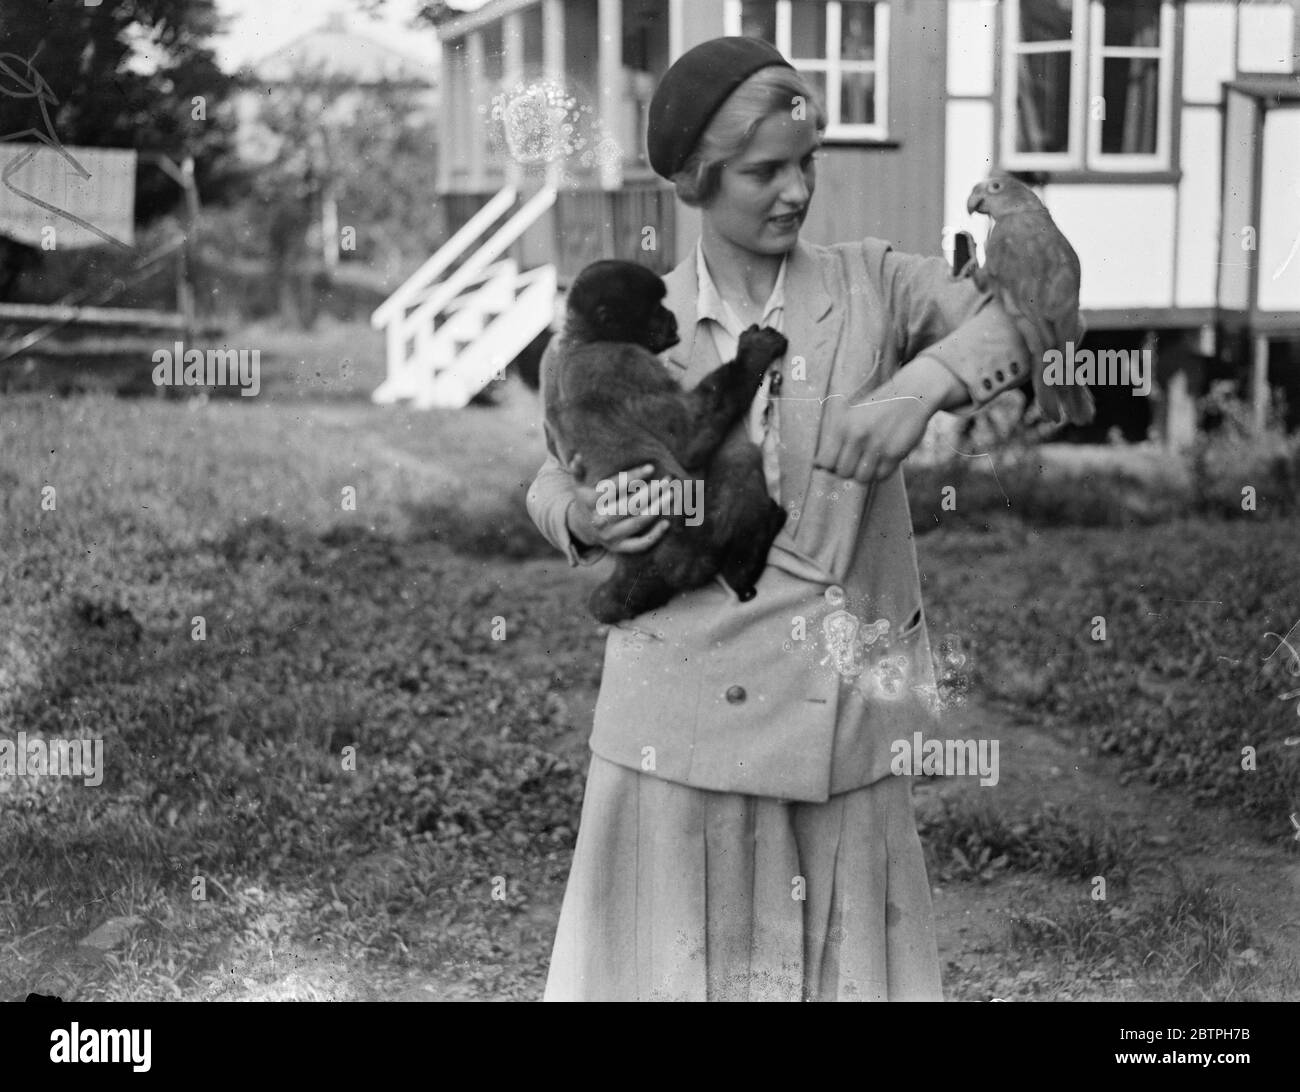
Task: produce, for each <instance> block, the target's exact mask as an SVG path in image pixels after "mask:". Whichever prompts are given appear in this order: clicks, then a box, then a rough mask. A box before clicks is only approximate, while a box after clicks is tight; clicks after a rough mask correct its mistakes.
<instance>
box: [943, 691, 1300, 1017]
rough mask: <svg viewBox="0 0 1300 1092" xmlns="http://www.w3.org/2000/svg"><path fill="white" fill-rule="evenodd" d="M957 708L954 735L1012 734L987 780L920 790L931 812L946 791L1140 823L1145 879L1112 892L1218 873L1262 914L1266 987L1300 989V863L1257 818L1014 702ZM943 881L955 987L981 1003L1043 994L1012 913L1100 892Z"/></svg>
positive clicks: (1258, 930) (1145, 895) (1100, 995)
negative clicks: (1105, 752) (1121, 760)
mask: <svg viewBox="0 0 1300 1092" xmlns="http://www.w3.org/2000/svg"><path fill="white" fill-rule="evenodd" d="M950 717H951V719H950V722H949V724H948V727H947V729H946V732H947V734H949V735H951V736H954V737H959V738H963V739H964V738H975V739H978V738H988V739H999V740H1000V741H1001V744H1000V756H999V757H1000V765H1001V776H1000V780H999V783H998V785H997V786H996V787H986V788H981V787H980V786H979V785H978V784H977V783H975V782H974V781H973V780H972V779H967V778H953V779H948V780H946V781H939V780H931V781H928V782H925V783H922V784H920V785H919V786H918V790H917V798H918V809H919V810H920V811H921V812H922V813H923V814H924V813H925V812H926V811H927V810H932V809H933V808H934V807H935V806H936V805H937V803H938V801H939V800H940V799H941V798H944V797H952V796H973V795H978V794H996V795H995V796H991V797H990V798H991V799H992V801H993V803H994V806H995V807H996V808H997V809H999V810H1000V811H1003V812H1005V813H1007V814H1015V815H1022V814H1026V813H1032V812H1034V811H1037V810H1039V809H1041V808H1042V807H1043V806H1044V805H1047V804H1051V805H1055V806H1057V807H1059V808H1061V809H1063V810H1064V812H1065V813H1066V814H1067V815H1069V816H1071V817H1072V818H1075V819H1077V820H1079V821H1080V822H1084V823H1100V822H1101V821H1104V820H1109V821H1110V822H1111V823H1113V824H1116V825H1117V826H1120V827H1126V828H1131V829H1132V830H1133V832H1134V833H1135V834H1136V836H1137V840H1138V849H1137V853H1136V862H1135V868H1134V870H1133V876H1132V878H1131V879H1130V880H1129V883H1128V885H1127V887H1126V888H1124V887H1121V888H1119V889H1118V890H1116V889H1114V888H1112V889H1111V890H1110V892H1109V897H1110V898H1111V899H1113V900H1120V899H1122V900H1125V905H1141V904H1142V903H1143V902H1144V901H1147V900H1150V899H1153V898H1155V897H1157V896H1158V895H1159V894H1160V893H1161V892H1163V891H1167V890H1168V889H1169V887H1170V886H1171V884H1173V883H1176V879H1175V872H1180V873H1182V874H1183V875H1184V876H1186V877H1187V878H1188V879H1189V880H1195V878H1198V877H1199V878H1202V879H1211V878H1212V879H1213V880H1214V881H1215V882H1216V886H1217V887H1218V888H1219V889H1221V890H1222V891H1224V892H1226V893H1228V894H1230V895H1231V896H1232V897H1233V898H1234V899H1236V900H1237V902H1238V904H1239V905H1240V907H1241V908H1242V910H1243V911H1244V912H1245V914H1246V916H1247V918H1248V919H1249V920H1250V922H1251V933H1252V939H1251V949H1252V950H1253V951H1254V952H1255V953H1256V955H1257V958H1258V964H1257V969H1258V970H1259V972H1260V977H1259V980H1258V982H1257V989H1258V990H1259V992H1260V993H1261V994H1263V995H1268V994H1271V993H1274V992H1276V993H1277V996H1278V998H1279V999H1281V998H1283V997H1285V996H1286V995H1287V990H1288V989H1289V988H1292V989H1293V987H1292V986H1289V984H1290V983H1294V982H1295V973H1296V969H1297V967H1300V863H1297V861H1296V857H1295V854H1294V853H1289V852H1288V851H1287V848H1286V846H1285V845H1269V844H1267V843H1265V842H1264V841H1262V840H1261V838H1260V835H1259V832H1258V829H1257V827H1255V826H1254V825H1252V824H1250V823H1248V822H1245V821H1243V820H1241V819H1240V818H1238V817H1237V816H1236V815H1235V814H1234V813H1233V812H1232V811H1230V810H1229V809H1227V808H1222V807H1206V806H1194V805H1193V804H1192V803H1191V802H1190V801H1189V800H1188V799H1187V797H1186V796H1184V795H1182V794H1179V793H1177V792H1174V791H1171V790H1167V789H1157V788H1155V787H1153V786H1151V785H1148V784H1146V783H1143V782H1141V781H1137V780H1130V779H1128V778H1126V777H1124V776H1123V774H1122V771H1121V770H1120V768H1119V764H1118V762H1117V761H1116V760H1113V759H1107V758H1096V757H1090V756H1089V755H1088V754H1087V752H1086V749H1084V748H1082V747H1079V746H1078V745H1076V744H1075V743H1073V741H1072V740H1070V739H1069V738H1068V737H1067V736H1066V735H1065V734H1064V733H1060V734H1054V733H1049V732H1046V731H1043V730H1042V729H1040V728H1038V727H1037V726H1036V725H1035V724H1033V723H1030V722H1028V721H1027V720H1024V719H1017V718H1016V717H1015V715H1014V714H1013V713H1010V712H1008V711H1005V710H1001V709H997V708H994V707H990V706H988V705H985V704H982V703H980V702H972V703H970V704H969V705H968V706H967V707H966V708H964V709H963V710H960V711H956V712H954V713H952V714H950ZM1078 735H1080V736H1081V735H1082V732H1079V733H1078ZM931 883H932V888H933V890H934V900H935V914H936V924H937V929H938V935H939V950H940V958H941V961H942V963H943V965H944V968H945V988H946V989H947V991H948V993H949V996H950V997H951V996H957V997H960V998H963V999H970V1000H976V999H987V998H988V997H989V996H1000V997H1004V998H1032V997H1035V996H1039V995H1040V987H1041V984H1042V978H1043V977H1044V974H1045V971H1044V969H1043V968H1042V967H1037V966H1035V965H1034V964H1033V963H1032V961H1030V960H1029V959H1028V958H1027V957H1026V956H1024V955H1023V954H1021V953H1016V952H1012V951H1010V950H1008V946H1007V943H1006V929H1007V925H1008V922H1009V918H1010V916H1011V914H1013V913H1024V912H1025V911H1026V910H1027V909H1030V908H1033V907H1038V906H1053V907H1060V906H1061V905H1063V904H1068V903H1069V902H1070V901H1077V902H1081V903H1086V902H1087V901H1088V900H1090V899H1091V892H1092V887H1091V884H1090V883H1088V882H1078V881H1071V880H1063V879H1057V878H1054V877H1049V876H1044V875H1041V874H1039V873H1028V874H1027V873H1014V872H1003V873H1002V874H1000V875H999V876H997V878H995V879H993V880H992V881H991V882H989V883H987V884H983V883H979V882H966V881H949V882H943V881H942V880H936V878H935V877H931ZM1075 986H1076V988H1073V989H1070V990H1069V992H1070V993H1071V994H1073V995H1075V996H1078V997H1079V998H1080V999H1093V1000H1102V999H1109V1000H1121V999H1136V998H1139V997H1140V996H1141V994H1140V992H1135V990H1134V988H1132V987H1125V986H1116V984H1114V983H1109V984H1091V983H1085V982H1079V983H1076V984H1075ZM1292 998H1293V999H1294V994H1292Z"/></svg>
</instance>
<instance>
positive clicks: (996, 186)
mask: <svg viewBox="0 0 1300 1092" xmlns="http://www.w3.org/2000/svg"><path fill="white" fill-rule="evenodd" d="M1001 188H1002V183H1001V182H1000V181H998V180H997V179H996V178H995V179H994V180H993V181H992V182H990V183H989V189H990V190H991V191H992V192H994V193H997V192H998V190H1000V189H1001Z"/></svg>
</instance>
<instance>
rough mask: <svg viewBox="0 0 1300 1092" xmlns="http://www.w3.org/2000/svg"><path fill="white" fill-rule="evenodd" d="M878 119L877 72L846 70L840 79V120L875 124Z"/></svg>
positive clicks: (846, 123)
mask: <svg viewBox="0 0 1300 1092" xmlns="http://www.w3.org/2000/svg"><path fill="white" fill-rule="evenodd" d="M875 121H876V74H875V73H874V72H846V73H844V75H843V76H842V77H841V79H840V122H841V124H843V125H873V124H875Z"/></svg>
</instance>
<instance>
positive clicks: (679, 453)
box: [541, 260, 787, 623]
mask: <svg viewBox="0 0 1300 1092" xmlns="http://www.w3.org/2000/svg"><path fill="white" fill-rule="evenodd" d="M666 294H667V289H666V288H665V286H664V283H663V281H662V280H661V279H660V278H659V277H658V275H657V274H655V273H654V272H653V271H652V270H650V269H648V268H646V267H645V266H641V265H637V264H635V263H633V262H624V261H612V260H602V261H597V262H593V263H591V264H590V265H588V266H587V267H586V268H584V269H583V270H582V272H581V273H579V274H578V276H577V277H576V278H575V279H574V281H573V284H572V285H571V286H570V288H569V293H568V299H567V301H566V307H565V320H564V327H563V330H562V332H561V334H560V336H559V337H557V338H556V339H555V340H554V341H552V343H551V344H550V345H549V346H548V347H547V350H546V354H545V356H544V357H543V360H542V367H541V373H542V375H541V378H542V397H543V405H544V415H543V416H544V431H545V434H546V442H547V447H548V449H549V450H550V452H551V453H552V454H553V455H554V456H555V457H556V458H557V459H558V460H559V461H560V462H561V463H562V464H564V465H565V466H566V467H568V468H569V469H570V472H571V473H573V475H574V478H575V480H576V481H578V483H579V484H584V485H585V484H590V483H594V482H599V481H603V480H606V479H614V478H616V477H618V475H619V473H620V472H621V471H625V470H627V469H629V468H632V467H639V466H645V465H653V467H654V469H653V471H652V473H651V475H650V477H649V478H648V479H647V482H646V483H645V488H646V490H647V491H652V487H651V486H650V484H649V483H657V481H658V479H661V478H671V479H675V480H677V481H680V482H682V483H683V485H684V486H685V485H686V483H695V482H699V483H702V484H700V485H696V486H695V488H696V490H697V493H696V495H697V496H702V498H703V501H702V504H701V505H700V507H701V508H702V513H701V514H700V515H699V516H695V517H692V518H684V516H683V513H681V512H674V513H671V515H670V516H669V530H668V531H667V532H666V533H665V534H664V536H663V538H661V539H660V540H659V541H658V542H657V543H655V544H654V546H652V547H651V548H650V549H648V550H646V551H644V552H642V553H637V554H616V555H615V556H614V565H615V568H614V573H613V575H612V576H610V578H609V579H608V580H606V581H605V582H604V583H603V584H601V585H600V586H599V587H598V588H597V589H596V590H595V591H594V592H593V593H592V595H591V597H590V599H589V600H588V607H589V609H590V610H591V613H592V614H593V615H594V616H595V618H596V619H597V620H598V621H600V622H606V623H614V622H620V621H624V620H626V619H628V618H634V617H636V616H637V615H638V614H642V613H644V612H645V611H648V610H653V609H654V608H656V607H659V606H662V605H663V604H664V603H666V602H667V601H668V600H669V599H671V598H672V596H673V595H674V594H676V593H678V592H681V591H686V590H689V589H693V588H698V587H702V586H703V585H705V584H707V583H708V582H709V581H711V580H713V579H714V578H715V577H718V576H721V577H722V579H723V580H724V581H725V582H726V583H727V585H728V586H729V587H730V588H731V589H732V591H733V592H735V593H736V595H737V596H738V598H739V599H740V600H741V602H748V601H749V600H750V599H752V598H753V597H754V595H755V594H756V589H755V584H756V583H757V582H758V578H759V576H760V575H762V572H763V569H764V568H765V567H766V564H767V553H768V550H769V549H770V548H771V546H772V542H773V540H774V539H775V538H776V536H777V534H778V533H779V532H780V530H781V528H782V527H783V526H784V525H785V521H786V512H785V509H784V508H782V507H781V505H779V504H778V503H777V502H776V501H774V500H773V499H772V498H771V497H770V496H769V495H768V492H767V483H766V479H765V477H764V474H763V459H762V453H761V452H760V450H759V448H758V446H757V445H756V444H755V443H753V441H751V440H750V439H749V437H748V436H747V435H746V433H745V431H744V429H736V428H734V427H733V426H735V425H736V423H737V422H738V421H739V420H740V418H741V417H742V416H743V414H744V413H745V411H746V409H747V408H748V407H749V405H750V403H751V402H752V401H753V400H754V396H755V395H756V394H757V392H758V388H759V385H760V384H761V382H762V380H763V375H764V374H765V372H766V371H767V369H768V367H769V366H770V365H771V364H772V363H773V362H774V361H777V360H780V359H781V357H782V356H784V355H785V350H786V344H787V343H786V339H785V338H784V337H783V336H782V335H781V334H780V333H778V332H777V331H776V330H773V329H772V328H771V327H764V328H763V329H759V327H758V326H756V325H755V326H750V327H749V329H747V330H746V331H745V332H744V333H743V334H742V335H741V337H740V342H739V344H738V346H737V350H736V358H735V359H734V360H732V361H730V362H729V363H726V364H723V365H721V366H720V367H718V368H716V369H715V370H713V371H712V372H710V373H709V374H708V375H707V376H705V377H704V379H702V380H701V381H700V383H699V384H698V385H697V386H695V387H694V388H693V389H691V390H689V391H687V390H683V389H682V388H681V386H680V385H679V384H678V383H677V381H676V380H675V379H674V378H673V377H672V376H671V375H670V374H669V373H668V371H667V369H666V368H665V367H664V365H663V363H662V362H661V361H660V360H659V359H658V357H657V356H656V354H657V353H661V352H663V351H664V350H666V349H669V348H671V347H672V346H674V345H676V344H677V343H678V341H679V340H680V339H679V337H678V334H677V319H676V317H675V316H674V315H673V313H672V312H671V311H669V310H668V308H667V307H665V306H664V305H663V302H662V301H663V298H664V296H665V295H666ZM622 480H623V482H626V478H623V479H622ZM643 496H644V494H643ZM650 510H654V509H650Z"/></svg>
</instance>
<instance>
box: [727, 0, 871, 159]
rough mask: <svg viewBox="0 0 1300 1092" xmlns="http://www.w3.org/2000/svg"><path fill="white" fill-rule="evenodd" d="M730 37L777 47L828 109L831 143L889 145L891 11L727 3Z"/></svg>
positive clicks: (833, 1) (842, 0) (861, 4)
mask: <svg viewBox="0 0 1300 1092" xmlns="http://www.w3.org/2000/svg"><path fill="white" fill-rule="evenodd" d="M724 18H725V31H726V33H727V34H743V35H745V36H746V37H749V38H763V39H765V40H766V41H769V42H771V43H772V44H773V45H775V46H776V48H777V49H779V50H780V51H781V52H782V53H783V54H784V55H785V56H786V57H788V58H789V59H790V63H791V64H793V65H794V66H795V68H797V69H798V70H799V72H800V74H801V75H803V76H804V78H805V79H807V80H808V82H809V84H810V85H811V86H812V87H813V89H814V90H816V92H817V94H818V95H819V96H820V98H821V100H822V102H823V104H824V105H825V107H826V117H827V121H828V125H827V128H826V138H827V139H828V140H835V139H836V138H839V139H852V140H861V139H866V140H884V139H886V138H887V137H888V121H889V109H888V96H887V91H888V63H887V62H888V57H889V4H888V3H886V2H884V0H727V3H726V8H725V9H724Z"/></svg>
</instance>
